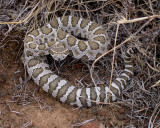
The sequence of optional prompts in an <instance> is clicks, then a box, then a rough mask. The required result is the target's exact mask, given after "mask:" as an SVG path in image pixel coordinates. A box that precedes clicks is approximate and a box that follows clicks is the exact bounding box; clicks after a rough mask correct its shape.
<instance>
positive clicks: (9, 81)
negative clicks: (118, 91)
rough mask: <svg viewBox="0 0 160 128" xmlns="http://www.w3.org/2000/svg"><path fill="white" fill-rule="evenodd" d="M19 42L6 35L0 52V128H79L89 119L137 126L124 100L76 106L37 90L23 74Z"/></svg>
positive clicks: (109, 125)
mask: <svg viewBox="0 0 160 128" xmlns="http://www.w3.org/2000/svg"><path fill="white" fill-rule="evenodd" d="M20 42H21V43H20ZM20 42H17V41H12V40H11V38H10V37H8V39H6V42H4V47H3V48H2V49H1V51H0V59H1V60H0V62H1V63H0V127H3V128H10V127H12V128H18V127H21V128H24V127H34V128H45V127H47V128H71V127H73V128H79V127H81V125H82V124H84V123H85V122H87V121H89V120H96V121H98V122H101V123H102V124H103V125H104V126H105V127H107V126H108V127H125V126H132V125H134V126H137V127H138V126H139V124H138V120H136V119H133V118H131V117H130V116H131V115H132V110H131V109H129V108H128V107H125V105H124V103H122V104H118V105H116V104H112V105H105V106H102V105H99V106H95V107H92V108H75V107H73V106H70V105H67V104H62V103H60V102H59V101H56V99H54V98H52V97H51V96H49V95H48V94H46V93H45V92H44V91H43V90H41V89H38V88H37V86H36V84H35V83H34V82H33V81H32V80H27V78H28V77H26V75H25V74H26V73H25V69H24V66H23V62H22V60H21V56H22V51H23V42H22V41H20ZM72 76H74V74H73V75H72ZM28 79H29V78H28Z"/></svg>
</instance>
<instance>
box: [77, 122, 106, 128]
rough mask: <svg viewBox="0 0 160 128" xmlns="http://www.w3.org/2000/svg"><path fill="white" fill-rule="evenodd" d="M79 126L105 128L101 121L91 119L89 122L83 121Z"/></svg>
mask: <svg viewBox="0 0 160 128" xmlns="http://www.w3.org/2000/svg"><path fill="white" fill-rule="evenodd" d="M80 128H105V127H104V125H103V124H102V122H98V121H91V122H88V123H85V124H84V125H82V126H81V127H80Z"/></svg>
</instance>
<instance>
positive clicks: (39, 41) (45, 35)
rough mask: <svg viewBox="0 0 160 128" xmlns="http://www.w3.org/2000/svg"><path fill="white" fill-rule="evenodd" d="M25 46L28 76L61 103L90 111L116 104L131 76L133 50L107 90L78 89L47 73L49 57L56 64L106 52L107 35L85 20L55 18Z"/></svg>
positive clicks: (30, 35)
mask: <svg viewBox="0 0 160 128" xmlns="http://www.w3.org/2000/svg"><path fill="white" fill-rule="evenodd" d="M77 37H80V38H83V39H85V40H82V39H79V38H77ZM24 42H25V43H24V59H25V62H24V64H25V65H26V67H27V71H28V74H29V76H30V77H32V79H33V80H34V82H35V83H36V84H37V85H38V86H40V87H42V89H43V90H44V91H46V92H48V93H49V94H51V95H52V96H53V97H56V98H57V99H58V100H60V101H61V102H63V103H68V104H70V105H75V106H78V107H84V106H88V107H91V106H92V105H98V104H99V103H100V102H104V103H107V102H108V101H109V100H110V101H115V100H116V99H117V97H119V96H120V94H121V90H122V89H124V87H125V85H126V84H127V81H128V80H130V78H131V76H132V75H133V65H132V61H131V54H132V53H133V50H132V49H129V50H127V52H126V53H125V57H124V61H125V69H124V71H123V73H121V74H120V76H119V78H116V79H115V80H114V81H113V82H112V84H111V87H110V88H109V87H108V86H104V87H91V88H88V87H83V88H78V87H75V86H73V85H71V84H70V83H69V82H68V81H66V80H65V79H63V78H61V77H59V76H58V75H56V74H54V73H53V72H52V71H51V70H50V69H49V65H48V64H47V62H46V56H45V55H48V54H51V56H52V57H53V58H54V59H55V60H63V59H64V58H66V56H67V55H68V54H69V55H71V56H73V57H74V58H76V59H83V60H94V59H96V58H97V57H98V56H100V55H101V54H103V53H105V52H106V51H107V46H108V44H109V43H110V41H109V39H108V35H107V33H106V32H105V30H104V29H103V28H102V27H101V26H99V25H98V24H97V23H95V22H92V21H90V20H87V19H83V18H78V17H73V16H64V17H61V18H56V19H54V20H53V21H52V22H51V23H48V24H47V25H46V26H44V27H42V28H39V29H37V30H34V31H32V32H31V33H29V34H28V35H27V36H26V37H25V41H24ZM109 94H110V96H109ZM92 101H95V102H92Z"/></svg>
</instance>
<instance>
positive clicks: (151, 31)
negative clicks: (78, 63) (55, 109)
mask: <svg viewBox="0 0 160 128" xmlns="http://www.w3.org/2000/svg"><path fill="white" fill-rule="evenodd" d="M159 10H160V3H159V2H158V0H142V1H138V0H137V1H136V0H135V1H133V0H94V1H91V0H87V1H80V0H79V1H77V0H75V1H74V0H57V1H55V0H47V1H45V0H40V1H39V0H33V1H29V0H26V1H20V0H0V36H3V39H2V38H0V39H1V40H0V50H1V49H3V48H4V46H5V45H6V44H7V42H4V40H5V38H7V37H11V38H12V39H13V40H23V39H24V37H25V34H27V33H29V32H30V31H32V30H33V29H36V28H38V27H41V26H43V25H44V24H46V23H47V22H49V21H51V20H52V19H53V18H54V17H59V16H63V15H74V16H79V17H83V18H88V19H91V20H93V21H96V22H98V23H99V24H101V25H102V26H103V27H104V28H105V29H106V31H107V32H108V34H109V37H110V40H111V46H110V47H111V49H110V50H109V51H108V52H107V53H106V54H108V55H107V56H109V55H110V54H109V53H110V52H112V51H114V54H113V55H114V56H113V60H114V61H112V58H111V57H110V59H109V58H108V57H107V56H104V55H103V56H104V57H103V58H104V59H100V58H98V59H97V60H96V61H95V62H94V63H93V64H92V67H91V72H93V68H96V69H95V72H94V76H97V77H96V78H97V79H95V78H94V79H93V80H94V81H95V82H94V83H98V82H101V81H102V80H103V81H105V80H106V78H105V76H107V75H110V73H111V76H113V77H115V76H118V73H119V72H117V71H120V69H121V68H120V67H119V66H118V65H117V64H119V63H120V64H122V65H123V63H122V62H121V54H122V53H123V51H126V49H127V47H133V46H134V47H137V48H138V49H139V53H138V54H137V56H136V57H135V76H134V78H133V79H132V80H131V82H130V86H127V88H126V89H125V90H124V92H123V98H122V100H121V102H117V104H118V105H119V104H122V105H124V106H127V107H128V108H130V111H131V114H130V115H128V116H129V117H130V118H133V119H137V120H138V121H139V126H142V127H146V126H147V125H148V126H149V128H153V127H157V128H158V127H160V115H159V109H160V106H159V102H160V95H159V93H160V87H159V85H160V37H159V36H160V12H159ZM13 31H14V32H15V31H18V32H21V33H22V37H19V36H17V35H15V36H12V32H13ZM0 53H1V52H0ZM106 54H105V55H106ZM0 59H1V58H0ZM99 59H100V60H99ZM2 61H3V60H2V59H1V60H0V65H2V64H3V62H2ZM97 61H99V63H100V64H99V65H98V64H96V63H97ZM67 62H68V61H67ZM109 62H112V68H110V67H111V64H108V63H109ZM113 62H114V63H113ZM71 63H73V64H74V63H75V62H70V64H71ZM106 63H107V66H106ZM70 64H69V65H70ZM95 65H96V66H95ZM70 68H73V67H70ZM67 69H68V68H66V70H65V72H67ZM111 69H112V71H110V70H111ZM101 70H105V72H104V76H102V75H99V74H100V73H99V72H100V71H101ZM81 72H82V73H84V72H86V71H85V70H82V71H81ZM87 73H88V74H87ZM62 74H63V73H62ZM86 74H87V75H86V76H89V75H90V74H89V72H86ZM91 76H92V74H91ZM83 79H84V78H81V79H80V80H78V83H79V85H80V86H81V84H82V83H83ZM111 80H112V77H111V79H110V81H111ZM81 81H82V82H81ZM76 83H77V81H76ZM108 84H109V82H108ZM88 86H89V85H88ZM0 114H1V113H0ZM146 123H147V124H146ZM126 127H127V126H126ZM128 127H129V126H128Z"/></svg>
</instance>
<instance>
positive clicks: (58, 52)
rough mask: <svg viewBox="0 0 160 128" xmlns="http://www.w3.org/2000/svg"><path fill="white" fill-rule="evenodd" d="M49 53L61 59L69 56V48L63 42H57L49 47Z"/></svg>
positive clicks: (54, 57) (56, 58) (58, 59)
mask: <svg viewBox="0 0 160 128" xmlns="http://www.w3.org/2000/svg"><path fill="white" fill-rule="evenodd" d="M49 53H50V54H51V56H52V57H53V59H55V60H57V61H61V60H64V59H65V58H66V57H67V56H68V54H69V50H68V49H67V48H66V47H65V46H64V45H63V44H62V43H56V45H55V46H54V47H51V48H50V49H49Z"/></svg>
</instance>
